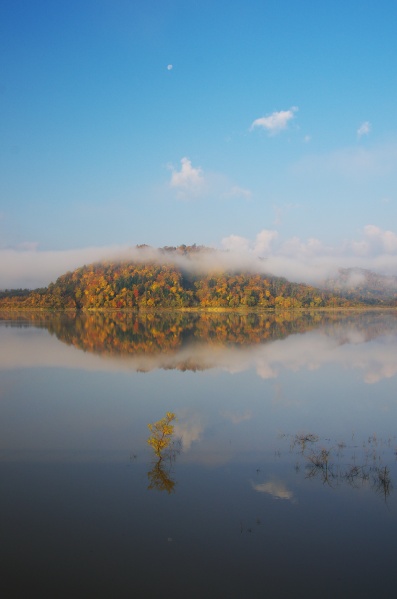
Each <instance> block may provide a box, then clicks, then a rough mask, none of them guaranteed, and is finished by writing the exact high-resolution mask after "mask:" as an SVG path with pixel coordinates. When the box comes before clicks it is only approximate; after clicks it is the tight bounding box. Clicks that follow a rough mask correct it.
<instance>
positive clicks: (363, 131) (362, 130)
mask: <svg viewBox="0 0 397 599" xmlns="http://www.w3.org/2000/svg"><path fill="white" fill-rule="evenodd" d="M370 131H371V123H370V122H369V121H365V122H364V123H362V124H361V125H360V126H359V128H358V129H357V137H358V138H359V139H360V137H362V136H363V135H368V133H369V132H370Z"/></svg>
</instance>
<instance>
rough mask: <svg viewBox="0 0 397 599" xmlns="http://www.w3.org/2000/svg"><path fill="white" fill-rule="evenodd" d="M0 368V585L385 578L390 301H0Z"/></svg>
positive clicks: (153, 587)
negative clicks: (153, 441) (136, 306)
mask: <svg viewBox="0 0 397 599" xmlns="http://www.w3.org/2000/svg"><path fill="white" fill-rule="evenodd" d="M0 376H1V381H0V457H1V460H0V469H1V481H2V485H1V486H2V489H1V493H0V506H1V512H0V513H1V516H2V525H1V528H2V532H1V539H2V542H1V549H0V552H1V560H0V563H1V580H2V588H3V589H5V591H6V592H5V595H3V596H5V597H7V598H8V597H28V596H41V597H47V596H48V597H54V598H56V597H85V598H86V597H96V598H97V597H112V598H113V597H149V598H151V597H160V596H171V597H177V598H178V597H189V598H195V597H200V598H201V597H221V598H223V597H225V598H234V597H236V598H239V597H242V598H257V597H258V598H259V597H299V596H302V597H336V596H342V597H375V596H376V597H390V596H391V595H392V594H393V592H395V586H396V583H397V574H396V569H395V567H396V566H395V561H396V560H395V556H396V553H395V551H396V545H397V500H396V497H397V459H396V457H397V436H396V435H397V428H396V423H397V396H396V389H397V385H396V382H397V378H396V377H397V312H393V311H390V312H388V311H374V312H370V311H369V312H361V313H360V312H357V313H356V312H314V313H307V314H304V313H298V314H296V315H294V314H291V313H285V314H259V313H252V314H237V313H227V314H222V313H216V314H208V313H192V314H189V313H175V314H173V313H163V314H126V313H104V314H90V315H79V314H49V313H34V312H31V313H26V314H22V313H21V314H17V313H11V312H10V313H3V314H1V315H0ZM167 412H172V413H174V414H175V415H176V417H177V422H176V423H175V427H174V430H173V435H172V437H171V438H170V440H171V444H170V445H169V448H168V450H167V452H166V453H165V454H164V456H163V457H162V459H159V458H158V456H156V455H155V453H154V451H153V450H152V448H151V447H150V446H149V445H148V443H147V439H148V437H149V434H150V432H149V429H148V424H150V423H155V422H157V421H159V420H160V419H162V418H163V417H164V416H165V415H166V413H167Z"/></svg>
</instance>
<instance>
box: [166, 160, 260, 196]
mask: <svg viewBox="0 0 397 599" xmlns="http://www.w3.org/2000/svg"><path fill="white" fill-rule="evenodd" d="M169 169H170V170H171V171H172V175H171V181H170V183H169V185H170V187H171V188H172V189H175V190H176V192H177V197H178V198H180V199H185V200H188V199H193V198H201V199H205V198H211V199H213V198H217V199H229V198H242V199H245V200H247V199H249V198H250V197H251V191H250V190H249V189H246V188H244V187H240V186H238V185H235V184H234V183H233V182H231V181H230V179H229V178H228V177H226V176H225V175H223V174H222V173H216V172H206V173H204V171H203V169H202V168H201V167H200V166H198V167H194V166H193V165H192V162H191V160H190V159H189V158H187V157H184V158H182V159H181V169H180V170H179V171H178V170H176V169H175V168H174V167H173V166H169Z"/></svg>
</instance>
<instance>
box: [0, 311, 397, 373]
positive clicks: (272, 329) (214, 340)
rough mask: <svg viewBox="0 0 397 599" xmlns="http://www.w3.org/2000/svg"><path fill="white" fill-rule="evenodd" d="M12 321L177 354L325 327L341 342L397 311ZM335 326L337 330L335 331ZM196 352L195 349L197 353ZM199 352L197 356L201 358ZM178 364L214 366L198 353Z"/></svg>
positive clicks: (141, 351)
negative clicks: (201, 346) (187, 348)
mask: <svg viewBox="0 0 397 599" xmlns="http://www.w3.org/2000/svg"><path fill="white" fill-rule="evenodd" d="M0 320H3V321H6V323H7V325H10V326H19V327H26V326H35V327H40V328H45V329H47V330H48V331H49V332H50V333H51V334H53V335H55V336H56V337H57V338H58V339H59V340H60V341H62V342H64V343H66V344H68V345H72V346H74V347H76V348H78V349H81V350H83V351H85V352H92V353H95V354H104V355H107V356H131V357H132V356H148V357H149V356H156V355H159V354H162V355H174V356H175V354H178V353H179V352H181V350H183V349H184V348H186V347H191V346H192V345H199V344H200V345H207V346H211V347H212V348H216V347H226V346H232V347H233V346H234V347H241V348H243V347H250V346H255V345H258V344H265V343H267V342H270V341H274V340H279V339H284V338H286V337H288V336H289V335H291V334H297V333H305V332H307V331H309V330H312V329H314V328H318V327H321V328H322V329H323V330H324V332H325V333H326V334H327V333H329V334H331V335H332V337H333V338H335V337H336V338H337V339H338V343H340V344H344V343H352V342H353V343H359V342H365V341H369V340H371V339H374V338H376V337H378V336H380V335H384V334H387V333H388V332H390V331H391V330H392V329H395V327H396V324H397V313H393V312H364V313H361V314H357V313H348V312H298V313H294V312H281V313H245V314H243V313H236V312H228V313H197V312H196V313H187V312H162V313H126V312H106V313H105V312H103V313H97V312H96V313H93V314H81V313H59V314H54V313H52V314H51V313H40V312H30V313H23V314H21V313H2V314H0ZM331 331H332V333H331ZM193 355H194V354H193ZM197 357H198V356H196V358H197ZM180 358H181V360H180V363H179V362H178V365H177V366H176V364H175V362H173V363H174V366H173V367H177V368H181V369H183V370H197V369H202V368H207V367H209V366H208V365H207V364H205V363H203V362H202V360H199V361H197V363H196V362H195V360H194V358H193V359H192V354H190V356H189V357H187V356H186V355H184V356H182V355H181V356H180Z"/></svg>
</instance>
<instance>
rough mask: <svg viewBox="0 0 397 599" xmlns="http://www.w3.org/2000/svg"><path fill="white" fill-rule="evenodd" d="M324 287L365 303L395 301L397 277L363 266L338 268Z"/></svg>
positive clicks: (396, 301)
mask: <svg viewBox="0 0 397 599" xmlns="http://www.w3.org/2000/svg"><path fill="white" fill-rule="evenodd" d="M324 287H325V289H327V290H328V291H331V292H333V293H337V294H339V295H341V296H342V297H345V298H347V299H349V300H353V301H354V300H358V299H359V300H361V301H364V302H366V303H369V304H371V303H373V304H382V303H387V304H389V303H393V302H394V303H397V277H393V276H386V275H380V274H377V273H375V272H373V271H371V270H367V269H365V268H340V269H339V271H338V275H337V276H336V277H334V278H329V279H327V281H326V282H325V284H324Z"/></svg>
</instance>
